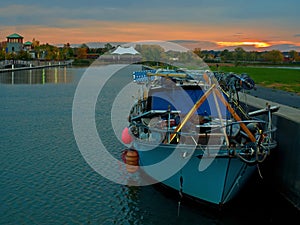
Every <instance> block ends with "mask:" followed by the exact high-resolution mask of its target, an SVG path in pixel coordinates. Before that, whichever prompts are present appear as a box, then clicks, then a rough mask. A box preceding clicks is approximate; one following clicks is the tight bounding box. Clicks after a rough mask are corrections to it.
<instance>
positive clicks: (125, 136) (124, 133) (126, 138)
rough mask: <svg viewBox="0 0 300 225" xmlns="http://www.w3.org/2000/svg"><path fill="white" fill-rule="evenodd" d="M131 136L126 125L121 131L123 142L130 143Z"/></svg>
mask: <svg viewBox="0 0 300 225" xmlns="http://www.w3.org/2000/svg"><path fill="white" fill-rule="evenodd" d="M132 140H133V139H132V136H131V135H130V133H129V129H128V127H125V128H124V130H123V131H122V141H123V143H124V144H130V143H131V142H132Z"/></svg>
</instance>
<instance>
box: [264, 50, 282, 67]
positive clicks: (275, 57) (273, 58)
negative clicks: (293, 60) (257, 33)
mask: <svg viewBox="0 0 300 225" xmlns="http://www.w3.org/2000/svg"><path fill="white" fill-rule="evenodd" d="M263 58H264V59H265V60H266V61H269V62H272V63H274V64H276V63H282V62H283V59H284V56H283V54H282V52H280V51H279V50H272V51H270V52H266V53H265V54H264V55H263Z"/></svg>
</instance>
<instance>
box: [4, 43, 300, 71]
mask: <svg viewBox="0 0 300 225" xmlns="http://www.w3.org/2000/svg"><path fill="white" fill-rule="evenodd" d="M116 47H117V46H112V45H111V44H110V43H107V44H105V45H104V47H101V48H89V47H88V45H86V44H81V45H80V46H79V47H71V45H70V44H69V43H66V44H64V45H63V46H62V47H57V46H54V45H50V44H48V43H46V44H40V43H39V41H37V40H35V39H33V41H32V46H31V50H30V51H28V50H21V51H20V52H18V53H6V51H5V48H2V49H0V60H4V59H8V60H10V59H20V60H32V59H38V60H69V59H96V58H98V57H99V56H100V55H103V54H104V53H106V52H108V51H110V50H112V49H114V48H116ZM135 49H136V50H137V51H138V52H140V53H141V55H142V56H143V60H149V59H151V60H153V61H159V60H161V59H162V60H170V59H180V61H182V62H192V61H194V60H197V59H195V56H199V57H200V58H201V59H203V60H204V61H205V62H207V63H209V62H224V63H228V62H229V63H234V64H235V65H239V64H242V63H257V62H264V63H273V64H280V63H284V62H285V63H298V62H300V56H299V53H298V52H296V51H295V50H291V51H289V52H285V53H284V52H281V51H279V50H271V51H265V52H258V51H246V50H244V49H243V48H242V47H237V48H235V49H234V50H233V51H229V50H228V49H225V50H223V51H214V50H210V51H209V50H201V48H195V49H194V50H193V51H191V52H186V53H182V52H175V51H168V52H167V53H166V52H165V51H164V49H162V47H160V46H155V45H149V46H146V45H137V46H136V47H135Z"/></svg>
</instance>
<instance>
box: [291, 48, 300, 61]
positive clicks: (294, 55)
mask: <svg viewBox="0 0 300 225" xmlns="http://www.w3.org/2000/svg"><path fill="white" fill-rule="evenodd" d="M289 55H290V57H291V59H292V62H299V61H300V56H299V53H298V52H296V51H295V50H291V51H290V52H289Z"/></svg>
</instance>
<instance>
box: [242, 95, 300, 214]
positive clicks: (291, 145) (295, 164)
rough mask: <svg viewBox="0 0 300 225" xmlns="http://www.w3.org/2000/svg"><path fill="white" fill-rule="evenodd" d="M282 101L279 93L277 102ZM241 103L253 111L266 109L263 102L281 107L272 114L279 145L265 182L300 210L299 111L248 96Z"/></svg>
mask: <svg viewBox="0 0 300 225" xmlns="http://www.w3.org/2000/svg"><path fill="white" fill-rule="evenodd" d="M265 91H267V90H265ZM269 91H272V90H269ZM264 93H265V92H264ZM265 94H266V93H265ZM286 94H287V95H289V93H286ZM265 96H268V95H265ZM282 99H284V98H281V97H280V94H278V95H277V100H278V101H281V100H282ZM241 100H242V101H243V102H247V103H248V104H249V105H250V106H252V107H254V109H261V108H265V107H266V103H268V104H270V105H272V106H273V105H278V106H280V108H279V111H278V112H276V113H274V114H273V123H274V125H275V126H276V127H277V131H276V137H275V138H276V140H277V144H278V146H277V148H276V149H275V150H274V151H272V152H271V157H270V159H271V160H270V162H269V163H268V167H267V171H265V172H266V174H267V176H265V179H267V181H268V183H269V184H270V185H271V187H272V189H274V190H277V191H278V192H279V193H280V194H281V195H282V196H284V198H285V199H287V200H288V201H289V202H290V203H291V204H292V205H293V206H295V207H296V208H297V209H298V210H299V211H300V163H299V162H300V110H299V109H297V108H294V107H291V106H287V105H285V104H280V103H277V102H272V101H270V100H266V99H263V98H258V97H254V96H253V95H248V94H247V95H244V96H243V95H241ZM294 101H295V102H294V104H296V105H297V106H298V105H300V96H297V95H296V96H295V98H294Z"/></svg>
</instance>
